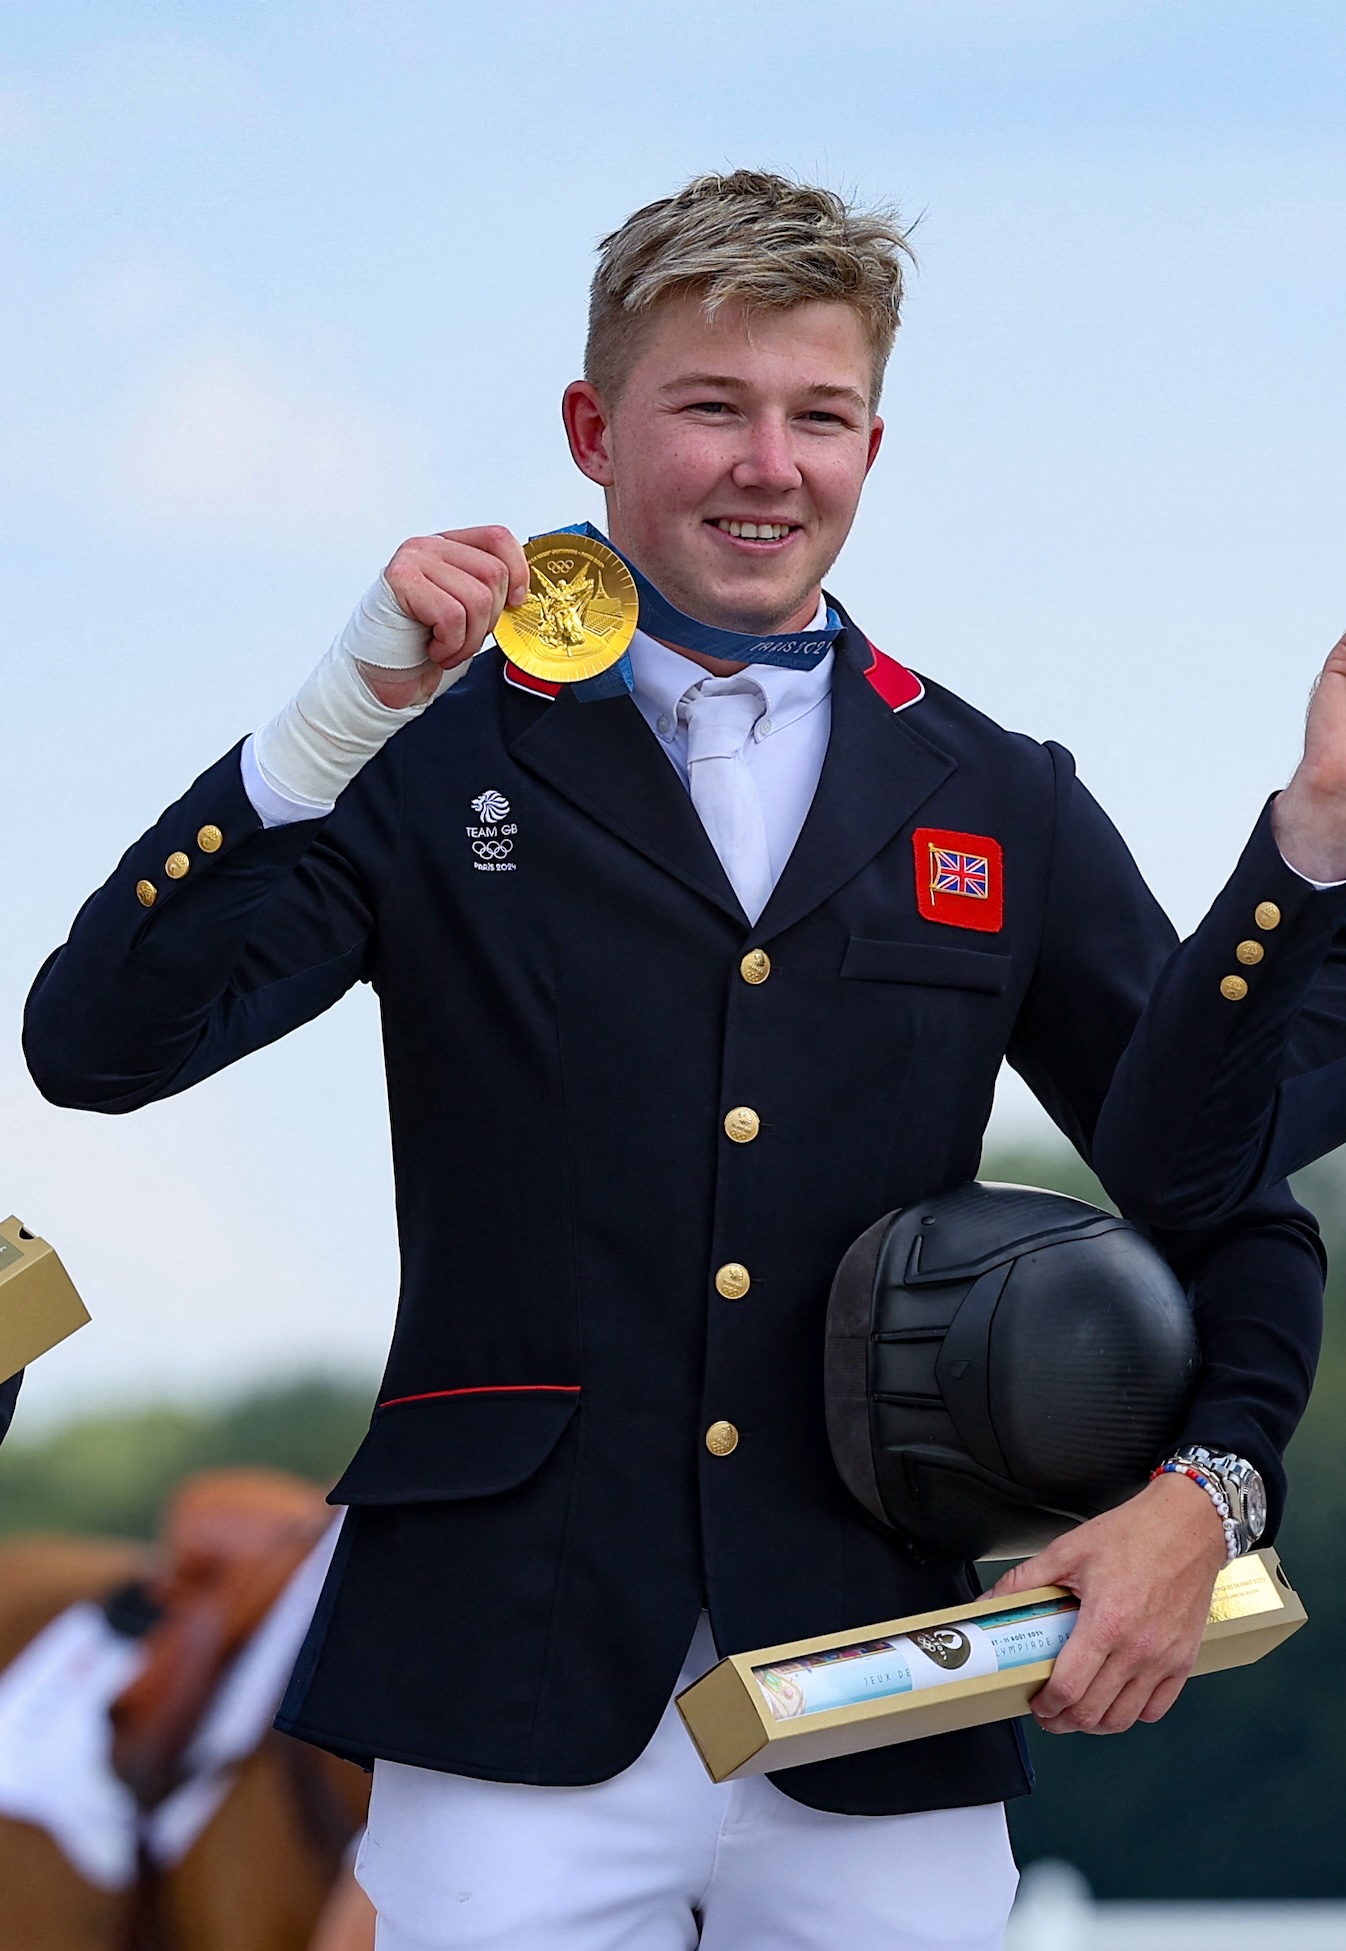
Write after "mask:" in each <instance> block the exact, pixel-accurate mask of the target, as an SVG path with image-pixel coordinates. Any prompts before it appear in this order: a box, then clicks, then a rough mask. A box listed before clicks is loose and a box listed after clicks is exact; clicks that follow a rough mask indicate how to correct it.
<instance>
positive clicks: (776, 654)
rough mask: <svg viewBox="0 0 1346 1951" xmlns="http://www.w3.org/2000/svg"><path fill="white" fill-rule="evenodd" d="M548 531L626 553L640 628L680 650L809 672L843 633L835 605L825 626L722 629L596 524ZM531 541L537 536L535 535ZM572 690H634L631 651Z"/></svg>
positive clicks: (594, 694) (589, 694)
mask: <svg viewBox="0 0 1346 1951" xmlns="http://www.w3.org/2000/svg"><path fill="white" fill-rule="evenodd" d="M547 533H548V534H549V535H587V536H588V537H589V539H590V540H591V541H593V542H601V543H602V544H603V546H604V547H605V548H608V549H612V552H613V554H614V555H619V556H621V557H622V561H623V562H624V563H625V564H626V566H627V568H628V569H629V570H630V571H631V575H632V579H633V580H634V582H635V585H636V594H637V596H638V597H639V598H640V621H639V624H638V626H637V627H638V628H639V629H641V630H643V631H644V632H645V634H646V636H648V637H657V638H658V639H659V640H660V642H662V643H669V644H676V645H677V647H678V648H679V649H680V650H694V651H697V652H699V654H700V655H701V656H703V657H723V658H724V659H725V660H726V662H729V663H734V664H772V665H774V666H775V668H776V669H777V670H786V671H810V670H812V669H813V668H814V667H815V666H816V665H818V664H821V663H822V661H823V659H824V657H826V655H827V653H828V651H829V650H830V649H831V648H832V645H833V643H834V642H835V640H836V638H837V637H838V636H839V635H840V633H841V618H840V617H839V616H838V615H837V613H836V611H835V610H833V609H831V608H829V609H828V612H827V622H826V624H825V625H824V627H823V628H822V629H821V630H789V631H785V632H784V633H782V634H781V635H779V636H769V637H750V636H747V635H745V634H744V633H743V632H742V631H740V630H721V629H720V628H719V626H718V625H717V624H714V623H701V622H699V621H698V619H697V618H696V617H694V616H687V615H685V614H684V612H683V611H682V610H679V609H675V608H674V606H673V604H672V603H670V602H669V600H668V598H667V597H666V596H664V595H662V594H661V593H660V591H659V590H657V589H656V588H655V586H654V584H653V583H652V582H651V581H650V579H649V577H648V576H646V575H643V574H642V573H641V571H640V570H639V569H637V567H636V565H635V563H634V562H632V560H631V558H630V557H629V556H626V555H622V552H621V550H620V549H618V548H615V547H614V545H613V544H612V543H611V542H609V540H608V538H607V536H606V535H604V534H603V532H602V530H601V529H597V528H595V527H594V525H593V523H592V522H572V523H570V525H569V526H568V527H566V528H557V529H548V530H547ZM530 539H532V540H536V537H532V538H530ZM570 689H571V691H573V693H574V694H575V696H576V698H578V699H580V701H581V702H582V703H585V704H588V703H591V702H592V701H593V700H594V699H596V698H619V697H621V696H622V694H623V693H624V692H627V691H634V689H635V677H634V675H633V673H632V670H631V657H630V653H629V652H624V653H623V655H622V656H621V657H620V658H619V659H618V661H617V662H616V663H615V664H613V665H611V666H610V667H609V668H608V669H607V670H606V671H600V672H599V674H598V676H597V677H587V678H584V679H582V680H581V681H580V683H578V684H572V685H571V686H570Z"/></svg>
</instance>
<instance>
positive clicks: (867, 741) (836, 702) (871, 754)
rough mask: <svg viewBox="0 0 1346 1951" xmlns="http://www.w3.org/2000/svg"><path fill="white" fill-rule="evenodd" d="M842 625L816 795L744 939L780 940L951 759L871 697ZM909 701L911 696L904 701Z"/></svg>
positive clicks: (866, 652)
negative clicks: (749, 935)
mask: <svg viewBox="0 0 1346 1951" xmlns="http://www.w3.org/2000/svg"><path fill="white" fill-rule="evenodd" d="M834 607H835V605H834ZM843 621H844V622H845V625H846V628H845V632H844V634H843V635H842V636H841V637H839V638H838V639H837V644H836V667H835V671H834V674H833V678H832V730H831V735H830V737H829V738H828V742H827V756H826V758H825V759H824V760H823V769H822V773H821V776H820V777H819V780H818V790H817V791H816V792H815V794H814V796H813V804H812V805H811V806H810V808H809V812H808V817H807V819H806V820H805V821H804V825H803V829H802V831H801V832H800V835H799V838H798V840H797V841H796V842H795V847H794V851H793V853H792V854H791V855H790V858H789V859H788V860H787V861H786V863H785V869H784V872H783V873H782V874H781V877H780V879H779V881H778V882H777V883H776V887H775V890H774V892H773V893H772V896H771V899H770V901H768V903H767V905H766V907H765V909H764V910H763V912H762V914H761V916H760V918H759V920H758V922H757V926H756V927H755V928H754V929H753V939H754V941H767V940H768V939H770V938H771V937H772V936H774V935H780V934H783V933H784V931H785V930H786V929H787V928H790V927H793V925H794V923H795V922H797V921H799V920H801V919H802V917H803V916H804V915H806V914H809V913H811V912H812V910H813V909H814V908H817V907H819V906H821V904H822V903H823V902H824V901H826V900H827V899H828V898H829V897H830V896H831V895H833V894H835V893H836V891H837V889H838V888H839V887H844V885H845V884H846V882H847V881H849V880H850V879H851V878H852V877H853V876H854V875H856V874H858V873H859V872H860V869H861V868H862V867H864V866H865V865H866V864H867V863H868V862H869V861H871V860H872V859H873V858H874V855H875V854H876V853H878V852H879V850H880V848H882V847H885V846H886V845H887V844H888V842H889V841H890V840H891V839H892V837H893V835H894V834H895V833H900V832H901V830H902V828H903V827H904V826H906V824H907V822H908V821H909V820H910V819H911V817H912V815H913V814H914V813H915V812H916V810H917V808H918V807H920V806H921V805H922V804H923V802H924V801H925V800H927V799H929V797H930V795H931V793H933V792H934V791H935V789H936V787H937V786H940V785H942V784H943V782H944V780H945V779H947V778H948V776H949V774H950V773H951V772H953V771H954V770H955V766H956V763H957V762H956V761H955V760H954V759H953V757H952V756H951V755H950V754H949V753H948V752H946V751H945V750H944V749H943V748H942V747H941V746H938V745H935V744H934V743H933V742H932V741H931V740H929V739H927V738H926V737H924V736H923V735H922V734H921V733H920V732H918V731H917V730H916V729H915V727H914V726H913V725H912V723H911V722H910V720H909V719H908V718H907V717H906V716H905V715H904V714H903V713H902V712H901V711H900V710H899V711H894V708H893V705H892V703H890V702H888V701H886V700H885V699H884V698H883V697H882V696H880V694H879V691H878V690H877V689H876V688H875V686H874V685H873V684H872V683H871V682H870V681H869V679H868V678H867V677H866V676H865V671H866V668H867V667H868V665H869V663H870V661H871V659H872V658H873V657H875V656H877V652H875V651H874V650H873V649H872V647H871V646H870V644H869V643H868V642H867V641H866V639H865V637H864V636H863V634H862V633H861V632H860V631H859V630H857V629H856V627H855V625H854V624H853V623H851V622H850V620H849V619H848V618H843ZM892 669H893V670H894V671H899V670H900V666H896V665H895V666H892ZM904 675H905V674H904ZM919 695H920V692H919V691H916V692H915V693H914V694H909V696H908V699H907V700H904V701H909V699H910V697H911V696H915V697H919Z"/></svg>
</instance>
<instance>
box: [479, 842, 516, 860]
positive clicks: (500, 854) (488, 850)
mask: <svg viewBox="0 0 1346 1951" xmlns="http://www.w3.org/2000/svg"><path fill="white" fill-rule="evenodd" d="M472 851H473V853H474V854H475V855H476V856H477V858H478V860H503V859H504V858H505V856H506V855H507V854H512V853H513V852H514V842H513V841H512V840H474V841H473V842H472Z"/></svg>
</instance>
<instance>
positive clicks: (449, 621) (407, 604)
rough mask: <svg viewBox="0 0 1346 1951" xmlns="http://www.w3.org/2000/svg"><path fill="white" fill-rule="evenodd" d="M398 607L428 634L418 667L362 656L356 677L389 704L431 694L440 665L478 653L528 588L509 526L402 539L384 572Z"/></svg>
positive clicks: (525, 568)
mask: <svg viewBox="0 0 1346 1951" xmlns="http://www.w3.org/2000/svg"><path fill="white" fill-rule="evenodd" d="M383 575H384V580H385V581H386V582H387V584H388V587H389V589H391V591H392V592H393V595H394V596H395V597H396V599H397V604H398V607H399V609H402V610H404V611H405V612H406V614H407V615H408V616H409V617H412V618H414V619H415V621H416V622H417V623H420V624H423V625H424V626H425V628H426V630H427V631H428V632H429V633H430V634H429V638H428V640H427V643H426V646H425V654H426V662H425V663H424V664H423V665H422V666H421V668H420V669H419V670H413V671H406V670H391V669H388V668H386V667H384V666H380V665H377V664H367V663H365V662H364V661H363V660H361V661H360V675H361V676H362V677H363V679H364V681H365V683H366V684H367V685H368V686H369V688H370V690H371V691H372V692H373V693H374V695H375V697H376V698H377V699H378V700H379V703H380V704H384V705H388V706H390V707H391V708H392V709H394V710H401V709H402V708H403V707H404V706H407V705H415V704H420V703H421V702H422V701H423V700H424V699H426V698H428V697H430V696H431V695H432V693H433V692H434V690H435V688H436V686H437V685H438V683H439V680H440V674H441V672H443V671H448V670H452V669H453V668H454V666H455V665H457V664H462V663H465V662H466V660H467V659H468V658H469V657H475V656H476V654H477V652H478V651H479V650H480V649H481V647H482V645H483V643H485V641H486V639H487V637H488V636H489V635H490V633H491V631H492V630H493V629H494V627H495V621H496V618H497V617H498V616H499V615H500V612H501V610H503V609H504V607H505V605H506V604H507V603H511V604H519V603H522V602H523V600H524V598H525V597H526V596H527V594H528V564H527V562H526V561H525V560H524V553H523V549H522V547H521V546H520V544H519V541H518V538H517V537H516V536H514V535H511V534H510V532H509V530H508V529H507V528H502V527H500V526H499V525H493V526H491V527H489V528H458V529H450V530H449V531H448V532H447V533H445V534H443V535H416V536H413V537H412V539H411V540H410V541H409V542H404V543H403V544H402V546H401V548H400V549H399V550H398V551H397V553H396V555H395V556H394V557H393V559H392V561H391V562H390V563H389V564H388V567H387V568H386V569H385V570H384V572H383Z"/></svg>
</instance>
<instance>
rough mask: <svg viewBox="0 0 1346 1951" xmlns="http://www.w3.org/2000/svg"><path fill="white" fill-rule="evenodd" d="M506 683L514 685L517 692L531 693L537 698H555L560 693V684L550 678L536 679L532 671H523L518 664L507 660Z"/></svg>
mask: <svg viewBox="0 0 1346 1951" xmlns="http://www.w3.org/2000/svg"><path fill="white" fill-rule="evenodd" d="M505 682H506V684H512V685H513V686H514V689H515V690H516V691H531V692H532V694H533V696H534V697H535V698H554V697H555V696H556V695H557V693H558V692H559V691H560V689H561V687H560V685H559V684H553V683H552V682H551V680H550V678H545V677H534V676H533V673H532V672H531V671H521V670H520V669H519V667H518V665H517V664H511V663H510V661H509V659H508V657H507V658H506V659H505Z"/></svg>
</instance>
